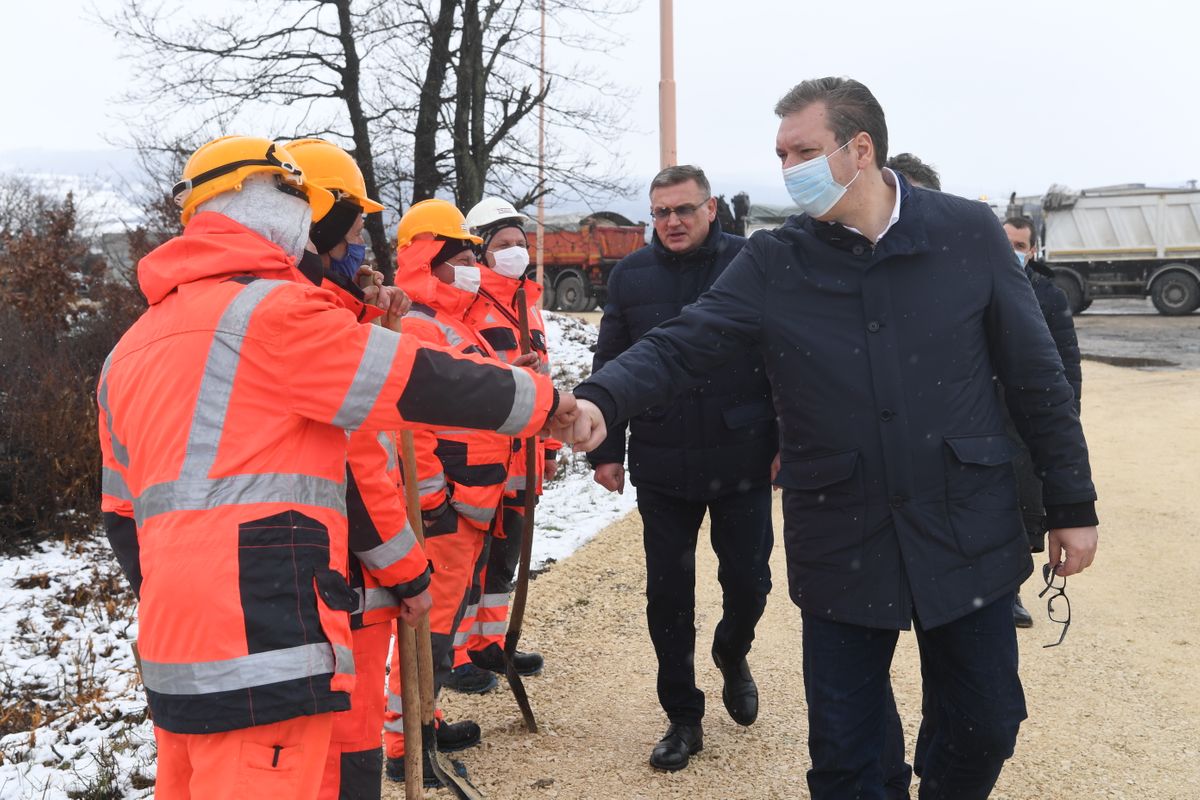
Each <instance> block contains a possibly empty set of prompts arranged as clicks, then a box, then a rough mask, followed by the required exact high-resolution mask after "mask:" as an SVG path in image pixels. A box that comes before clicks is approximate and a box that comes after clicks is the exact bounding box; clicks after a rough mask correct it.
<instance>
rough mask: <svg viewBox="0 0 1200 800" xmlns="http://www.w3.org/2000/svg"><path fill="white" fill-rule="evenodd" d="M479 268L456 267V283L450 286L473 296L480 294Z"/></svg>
mask: <svg viewBox="0 0 1200 800" xmlns="http://www.w3.org/2000/svg"><path fill="white" fill-rule="evenodd" d="M479 281H480V278H479V267H459V266H455V267H454V282H453V283H451V284H450V285H451V286H453V287H454V288H455V289H462V290H463V291H464V292H470V293H471V294H478V293H479Z"/></svg>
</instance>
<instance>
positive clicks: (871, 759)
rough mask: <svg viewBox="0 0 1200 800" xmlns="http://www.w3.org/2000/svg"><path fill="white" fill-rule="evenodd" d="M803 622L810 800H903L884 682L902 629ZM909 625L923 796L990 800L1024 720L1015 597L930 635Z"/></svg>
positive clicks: (896, 732) (896, 723)
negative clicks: (919, 695) (918, 675)
mask: <svg viewBox="0 0 1200 800" xmlns="http://www.w3.org/2000/svg"><path fill="white" fill-rule="evenodd" d="M801 617H802V620H803V624H804V628H803V644H804V692H805V699H806V700H807V702H808V725H809V733H808V751H809V755H810V756H811V757H812V769H810V770H809V771H808V788H809V791H810V792H811V794H812V800H842V798H857V799H858V800H885V799H886V800H890V798H897V797H903V798H907V797H908V796H909V794H908V779H909V775H908V769H907V766H906V765H905V764H904V763H903V754H904V739H903V731H902V730H901V728H900V719H899V717H898V716H897V714H896V703H895V699H894V698H893V695H892V688H891V675H890V667H891V663H892V652H893V651H894V650H895V647H896V639H897V636H898V634H899V632H898V631H894V630H882V629H876V628H864V627H860V626H857V625H847V624H844V623H839V622H830V621H829V620H825V619H822V618H820V617H816V616H814V615H812V614H809V613H807V612H802V613H801ZM913 622H914V629H915V631H916V636H917V646H918V648H919V649H920V652H921V669H922V675H923V677H924V683H925V686H926V687H927V688H928V690H929V693H928V695H927V697H928V700H929V703H930V705H929V706H928V708H927V710H926V713H927V714H932V715H933V719H932V721H933V722H934V723H935V724H934V725H932V726H931V727H929V728H928V730H929V732H930V733H931V734H932V735H931V736H929V737H928V740H927V741H926V743H925V744H924V745H921V744H918V746H917V749H918V758H919V759H921V760H923V762H924V763H923V764H922V769H921V790H920V798H921V800H987V797H988V796H989V794H990V793H991V790H992V787H993V786H995V784H996V779H997V778H998V777H999V776H1000V771H1001V769H1002V768H1003V766H1004V762H1005V760H1007V759H1008V758H1009V757H1010V756H1012V753H1013V746H1014V745H1015V744H1016V740H1017V731H1018V729H1019V728H1020V726H1021V721H1022V720H1024V719H1025V716H1026V711H1025V695H1024V692H1023V691H1022V689H1021V681H1020V678H1019V677H1018V674H1017V636H1016V632H1015V629H1014V628H1013V624H1012V596H1011V595H1010V596H1007V597H1004V598H1001V599H1000V600H996V601H994V602H992V603H990V604H989V605H986V606H984V607H982V608H980V609H979V610H978V611H975V612H973V613H971V614H968V615H967V616H965V617H961V618H959V619H956V620H954V621H953V622H948V623H946V624H945V625H940V626H938V627H937V628H933V629H930V630H926V629H925V628H923V627H922V626H921V622H920V620H919V619H914V620H913ZM926 721H927V722H928V721H931V720H926Z"/></svg>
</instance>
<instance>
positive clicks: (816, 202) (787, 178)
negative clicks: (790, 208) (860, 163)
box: [783, 142, 862, 217]
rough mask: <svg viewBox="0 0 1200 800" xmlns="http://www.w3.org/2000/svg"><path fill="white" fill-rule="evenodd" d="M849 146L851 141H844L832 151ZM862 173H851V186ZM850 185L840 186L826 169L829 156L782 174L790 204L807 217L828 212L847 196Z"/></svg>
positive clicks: (807, 162)
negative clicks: (797, 207)
mask: <svg viewBox="0 0 1200 800" xmlns="http://www.w3.org/2000/svg"><path fill="white" fill-rule="evenodd" d="M849 145H850V142H846V144H844V145H842V146H841V147H839V148H838V149H837V150H834V151H833V152H834V153H836V152H838V150H844V149H845V148H846V147H848V146H849ZM830 155H832V154H830ZM861 173H862V170H859V171H858V172H856V173H854V177H853V178H851V179H850V183H854V182H855V181H856V180H858V176H859V175H860V174H861ZM850 183H847V184H846V185H845V186H842V185H841V184H840V183H838V182H837V181H836V180H834V179H833V173H832V172H830V170H829V156H828V155H824V156H817V157H816V158H812V159H809V160H808V161H803V162H801V163H799V164H795V165H793V166H790V167H788V168H787V169H785V170H784V171H783V185H784V186H786V187H787V190H788V194H790V195H791V196H792V201H793V202H795V204H796V205H798V206H800V210H801V211H803V212H804V213H806V214H808V215H809V216H810V217H820V216H822V215H824V214H827V213H829V209H831V208H833V207H834V206H835V205H837V202H838V200H841V199H842V195H844V194H846V190H847V189H849V188H850Z"/></svg>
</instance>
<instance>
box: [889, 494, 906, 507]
mask: <svg viewBox="0 0 1200 800" xmlns="http://www.w3.org/2000/svg"><path fill="white" fill-rule="evenodd" d="M891 505H892V508H900V506H902V505H904V495H902V494H894V495H892V502H891Z"/></svg>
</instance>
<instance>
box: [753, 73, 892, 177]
mask: <svg viewBox="0 0 1200 800" xmlns="http://www.w3.org/2000/svg"><path fill="white" fill-rule="evenodd" d="M813 103H824V104H825V110H826V112H827V113H828V114H829V127H830V129H831V130H832V131H833V135H834V138H835V139H837V143H838V144H839V145H843V144H845V143H846V142H848V141H849V140H850V138H851V137H852V136H855V135H857V134H859V133H862V132H864V131H865V132H866V133H867V134H868V135H870V137H871V141H872V142H874V143H875V165H876V166H878V167H879V168H880V169H883V167H884V165H885V164H886V162H887V147H888V137H887V121H886V120H885V119H884V117H883V108H882V107H881V106H880V105H879V101H878V100H876V99H875V95H873V94H871V90H870V89H868V88H867V87H866V86H864V85H862V84H861V83H859V82H858V81H856V80H854V79H853V78H814V79H813V80H808V81H804V82H803V83H798V84H796V85H795V86H793V87H792V88H791V89H789V90H788V93H787V94H785V95H784V96H783V97H782V98H780V100H779V102H778V103H776V104H775V115H776V116H778V117H780V118H781V119H782V118H783V117H788V116H791V115H792V114H795V113H797V112H800V111H803V110H804V109H805V108H808V106H810V105H812V104H813Z"/></svg>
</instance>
